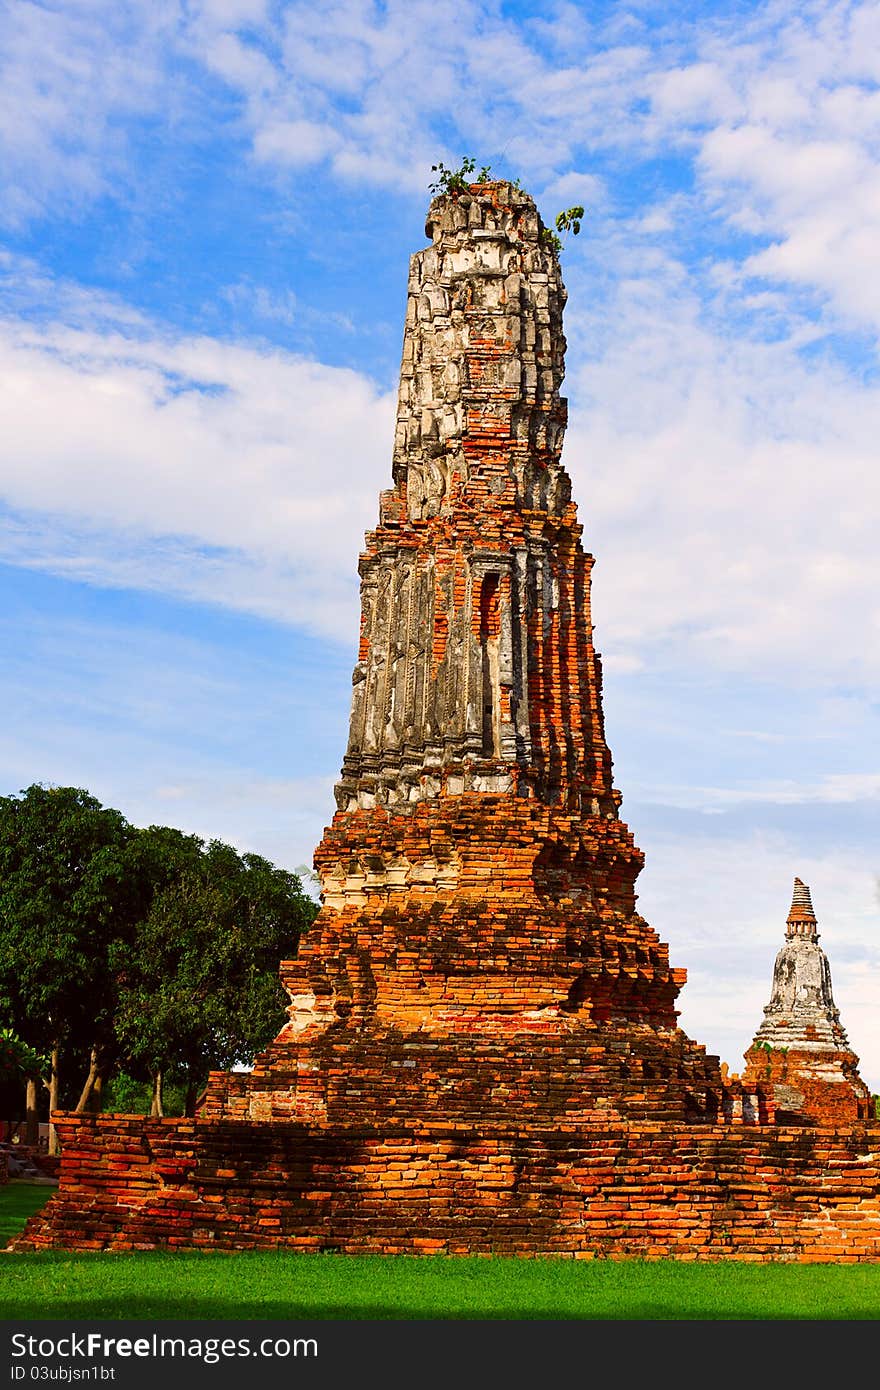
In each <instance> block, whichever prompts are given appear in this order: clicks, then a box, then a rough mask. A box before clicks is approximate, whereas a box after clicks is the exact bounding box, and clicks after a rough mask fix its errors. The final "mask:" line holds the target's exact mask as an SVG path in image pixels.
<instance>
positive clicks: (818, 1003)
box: [743, 878, 872, 1124]
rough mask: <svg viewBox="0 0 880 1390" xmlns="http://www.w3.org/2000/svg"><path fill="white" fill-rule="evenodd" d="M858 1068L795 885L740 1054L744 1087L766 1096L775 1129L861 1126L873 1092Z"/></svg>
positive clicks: (806, 900)
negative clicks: (756, 1023) (757, 1016)
mask: <svg viewBox="0 0 880 1390" xmlns="http://www.w3.org/2000/svg"><path fill="white" fill-rule="evenodd" d="M858 1065H859V1059H858V1057H857V1056H856V1055H855V1053H854V1052H853V1050H852V1048H851V1047H850V1045H849V1039H848V1038H847V1035H846V1032H845V1031H844V1028H843V1024H842V1023H841V1021H840V1011H839V1010H838V1009H837V1008H836V1006H835V1003H834V997H833V995H832V993H831V968H830V966H829V964H828V958H827V956H826V955H825V952H824V951H823V950H822V947H821V946H820V945H819V930H818V923H817V921H816V914H815V913H814V911H813V903H812V899H811V897H810V890H809V888H808V887H807V885H806V884H805V883H802V882H801V880H800V879H799V878H796V879H795V881H794V892H793V894H792V900H791V909H790V911H789V914H788V920H787V922H786V925H785V945H784V946H783V947H782V949H781V951H780V952H779V954H778V955H777V957H776V962H775V964H774V966H773V986H772V990H771V994H770V1003H769V1004H768V1005H767V1006H766V1008H765V1009H764V1021H763V1023H762V1024H761V1026H760V1028H759V1029H758V1031H757V1033H756V1034H755V1038H754V1041H753V1043H752V1045H751V1047H750V1048H749V1050H748V1052H747V1053H746V1070H745V1072H744V1074H743V1080H744V1081H745V1082H747V1083H751V1084H752V1085H754V1086H760V1087H761V1088H762V1089H763V1090H764V1091H766V1092H767V1093H768V1094H772V1101H773V1105H774V1107H775V1111H776V1120H777V1122H778V1123H783V1122H786V1121H788V1122H794V1123H796V1124H797V1123H801V1124H815V1123H817V1122H821V1121H824V1122H826V1123H832V1124H833V1123H839V1122H846V1121H849V1120H866V1119H868V1117H869V1116H870V1115H871V1113H872V1104H871V1092H870V1091H869V1090H868V1087H867V1086H866V1085H865V1083H864V1081H863V1080H862V1078H861V1077H860V1076H859V1073H858Z"/></svg>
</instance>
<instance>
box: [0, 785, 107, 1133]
mask: <svg viewBox="0 0 880 1390" xmlns="http://www.w3.org/2000/svg"><path fill="white" fill-rule="evenodd" d="M134 833H135V832H134V830H133V827H131V826H130V825H129V824H128V822H127V821H126V820H125V818H124V817H123V816H122V815H121V814H120V813H119V812H118V811H114V810H110V809H108V808H106V807H104V806H102V805H101V803H100V802H99V801H98V800H97V799H96V798H95V797H93V796H91V795H90V794H89V793H88V792H86V791H84V790H83V789H82V788H78V787H44V786H41V785H37V784H35V785H33V786H31V787H28V788H27V790H26V791H23V792H22V793H21V794H20V795H19V796H17V797H15V796H13V797H0V928H2V930H0V1018H2V1019H3V1020H4V1021H5V1022H6V1023H8V1024H9V1025H10V1026H11V1027H12V1028H14V1029H15V1031H16V1033H17V1034H18V1035H19V1036H20V1037H21V1038H22V1040H23V1041H24V1042H26V1043H28V1044H29V1045H30V1046H31V1047H33V1048H35V1049H36V1050H37V1051H39V1052H43V1053H46V1054H47V1055H48V1056H49V1058H50V1066H49V1079H48V1088H49V1107H50V1111H51V1110H52V1109H56V1108H57V1107H58V1102H59V1097H60V1085H61V1067H62V1056H63V1055H65V1054H66V1055H67V1056H68V1058H70V1059H72V1058H73V1057H74V1056H75V1055H77V1054H79V1055H80V1056H82V1055H83V1054H85V1055H87V1056H88V1057H89V1069H88V1077H87V1079H86V1083H85V1085H84V1086H83V1088H82V1091H81V1093H80V1098H79V1101H78V1108H84V1107H85V1105H87V1104H88V1103H89V1101H90V1099H91V1098H92V1096H93V1094H94V1092H95V1089H96V1087H98V1088H99V1087H100V1082H101V1079H102V1077H103V1076H104V1075H106V1072H107V1069H108V1067H109V1065H110V1060H111V1059H110V1053H111V1052H112V1050H113V1048H114V1046H115V1032H114V999H113V985H112V979H111V976H110V973H109V955H108V945H109V942H110V941H111V940H112V939H113V938H114V937H115V936H120V935H121V936H125V935H126V934H128V933H129V932H130V927H131V903H130V893H129V882H128V879H127V876H126V870H125V848H126V846H127V844H128V843H129V841H130V840H131V838H132V836H133V835H134ZM52 1147H53V1148H54V1136H53V1142H52Z"/></svg>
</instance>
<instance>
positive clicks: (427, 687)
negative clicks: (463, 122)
mask: <svg viewBox="0 0 880 1390" xmlns="http://www.w3.org/2000/svg"><path fill="white" fill-rule="evenodd" d="M426 233H427V235H428V236H429V237H430V238H431V243H432V244H431V245H430V246H429V247H427V248H426V249H425V250H423V251H419V252H417V253H416V255H414V256H413V257H412V260H411V264H410V275H409V294H408V300H407V309H406V323H405V329H404V342H403V356H402V365H401V375H400V394H399V400H398V410H397V427H396V432H395V440H394V451H393V463H392V475H393V478H394V484H395V485H394V488H393V489H392V490H390V491H388V492H385V493H383V494H382V497H381V500H380V521H379V525H378V527H377V529H376V530H375V531H373V532H371V533H370V534H369V535H368V536H367V548H366V552H365V553H364V554H363V555H362V557H361V563H360V573H361V581H362V583H361V598H362V617H361V641H360V652H359V657H358V663H357V665H356V667H355V671H354V678H353V683H354V691H353V698H352V712H351V732H350V738H349V744H348V751H347V753H346V756H345V760H344V765H343V770H342V776H341V778H340V781H339V784H338V786H337V790H336V799H337V804H338V806H339V807H340V809H343V810H354V809H355V808H357V807H360V808H369V807H372V806H376V805H388V806H390V805H398V804H400V803H401V802H403V803H410V804H411V803H413V802H416V801H421V800H424V799H425V798H431V797H436V796H438V795H457V794H461V793H462V792H465V791H478V792H503V793H507V792H514V793H515V794H517V795H520V796H525V797H538V798H539V799H541V800H544V801H547V802H558V801H565V802H568V803H570V804H573V805H575V806H576V807H578V808H579V809H581V808H583V809H585V810H588V811H602V812H604V813H607V814H615V812H616V807H617V803H618V800H619V798H618V797H617V796H616V795H615V793H614V792H613V791H612V786H611V758H610V755H609V753H608V748H607V746H606V744H605V737H604V730H603V722H602V710H601V697H600V685H601V677H600V670H599V663H598V658H597V657H596V653H595V651H594V649H593V643H592V627H591V621H590V568H591V566H592V563H593V562H592V557H591V556H589V555H586V554H585V553H584V551H583V549H582V547H581V544H580V534H581V528H580V526H578V524H577V519H576V510H575V507H574V504H573V503H572V501H571V487H570V482H569V478H568V475H567V474H566V472H565V470H564V469H563V467H562V464H561V461H560V456H561V452H562V441H563V434H564V430H565V423H566V402H565V400H564V399H563V398H562V397H561V396H560V394H559V388H560V385H561V382H562V378H563V375H564V370H565V366H564V354H565V338H564V336H563V332H562V308H563V305H564V303H565V300H566V292H565V288H564V286H563V284H562V277H561V274H560V269H559V259H558V256H557V254H556V252H555V250H554V249H553V246H552V244H551V243H550V242H549V240H548V237H547V234H546V229H545V228H544V226H543V223H542V222H541V218H540V216H539V214H538V211H537V209H536V207H535V204H534V202H533V200H532V199H531V198H530V197H529V195H528V194H527V193H524V192H522V191H521V190H519V189H517V188H514V187H513V186H512V185H511V184H509V183H489V184H483V185H474V186H473V187H471V188H470V189H469V190H467V191H464V192H460V193H456V194H454V195H449V194H444V195H441V196H439V197H436V198H434V200H433V202H432V203H431V205H430V208H429V211H428V218H427V226H426Z"/></svg>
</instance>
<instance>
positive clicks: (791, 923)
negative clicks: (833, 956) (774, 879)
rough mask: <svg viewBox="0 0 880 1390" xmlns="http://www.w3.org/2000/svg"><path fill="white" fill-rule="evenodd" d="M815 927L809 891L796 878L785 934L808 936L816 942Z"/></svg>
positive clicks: (800, 880)
mask: <svg viewBox="0 0 880 1390" xmlns="http://www.w3.org/2000/svg"><path fill="white" fill-rule="evenodd" d="M817 925H818V924H817V922H816V914H815V912H814V911H813V900H812V898H811V897H810V890H809V888H808V887H807V885H806V884H805V883H804V882H803V880H802V879H800V878H796V879H795V881H794V892H793V893H792V895H791V907H790V909H789V913H788V918H787V920H786V924H785V934H786V936H808V937H812V939H813V940H814V941H818V939H819V933H818V932H817V931H816V927H817Z"/></svg>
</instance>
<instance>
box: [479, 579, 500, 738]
mask: <svg viewBox="0 0 880 1390" xmlns="http://www.w3.org/2000/svg"><path fill="white" fill-rule="evenodd" d="M500 580H501V576H500V574H498V573H497V572H490V573H488V574H484V575H483V579H482V583H481V585H480V670H481V672H482V681H483V755H484V757H487V758H497V757H499V756H500V754H501V730H500V727H499V721H500V710H499V700H498V693H499V691H498V645H499V638H500V635H501V605H500V598H499V583H500Z"/></svg>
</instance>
